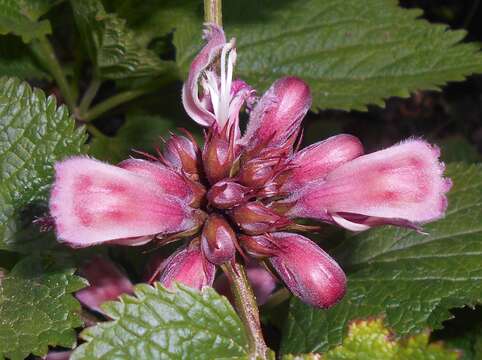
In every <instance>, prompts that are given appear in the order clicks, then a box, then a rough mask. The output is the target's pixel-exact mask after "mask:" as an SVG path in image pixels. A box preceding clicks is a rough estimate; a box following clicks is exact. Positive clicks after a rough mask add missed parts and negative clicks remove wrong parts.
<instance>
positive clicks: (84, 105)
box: [79, 78, 102, 114]
mask: <svg viewBox="0 0 482 360" xmlns="http://www.w3.org/2000/svg"><path fill="white" fill-rule="evenodd" d="M101 84H102V82H101V81H100V80H99V79H98V78H94V79H92V81H91V82H90V84H89V87H88V88H87V90H85V93H84V96H83V97H82V101H81V102H80V105H79V113H80V114H83V113H85V112H86V111H87V109H88V108H89V107H90V104H91V103H92V100H94V97H95V95H97V91H99V88H100V85H101Z"/></svg>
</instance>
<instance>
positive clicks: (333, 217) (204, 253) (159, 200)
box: [50, 25, 451, 307]
mask: <svg viewBox="0 0 482 360" xmlns="http://www.w3.org/2000/svg"><path fill="white" fill-rule="evenodd" d="M205 39H206V45H205V46H204V48H203V49H202V50H201V51H200V53H199V54H198V55H197V57H196V58H195V59H194V61H193V63H192V65H191V68H190V72H189V77H188V79H187V81H186V82H185V84H184V87H183V91H182V100H183V104H184V107H185V109H186V112H187V113H188V114H189V116H190V117H191V118H192V119H193V120H194V121H196V122H197V123H198V124H200V125H201V126H203V127H205V129H206V132H205V142H204V145H203V147H200V146H199V145H198V144H197V143H196V141H195V140H194V138H193V137H192V136H191V135H190V134H189V133H187V132H184V133H183V134H182V135H172V136H171V137H170V138H169V139H168V140H167V141H166V142H165V145H164V148H163V151H162V152H161V151H159V154H158V156H156V157H153V156H152V157H151V156H148V157H147V158H146V159H133V158H131V159H128V160H125V161H123V162H121V163H120V164H118V165H117V166H113V165H109V164H105V163H102V162H100V161H97V160H94V159H90V158H87V157H74V158H70V159H67V160H64V161H62V162H59V163H57V164H56V166H55V170H56V179H55V184H54V186H53V190H52V194H51V200H50V211H51V215H52V217H53V219H54V221H55V225H56V232H57V236H58V238H59V239H60V240H61V241H64V242H66V243H68V244H70V245H71V246H76V247H84V246H90V245H95V244H100V243H110V244H122V245H142V244H145V243H147V242H149V241H153V240H154V241H156V242H158V243H161V244H164V243H168V242H171V241H175V240H178V239H185V244H184V245H183V246H182V247H181V248H180V249H179V250H178V251H177V252H175V253H174V254H172V255H171V256H170V257H169V258H167V259H165V260H164V261H162V262H160V263H159V265H158V266H157V267H156V268H155V269H154V277H153V278H154V279H157V280H159V281H161V282H162V283H163V284H164V285H165V286H170V285H171V284H172V283H173V282H174V281H178V282H182V283H184V284H186V285H189V286H191V287H195V288H202V287H203V286H211V285H212V284H213V281H214V278H215V273H216V266H219V265H222V264H223V263H226V262H230V261H234V259H235V257H236V253H237V252H239V253H240V254H241V255H242V256H243V257H244V258H254V259H259V260H260V261H265V263H266V264H267V265H268V266H269V267H270V268H271V269H272V270H274V271H275V272H276V273H277V274H278V275H279V277H280V278H281V280H283V282H284V283H285V284H286V286H287V287H288V288H289V289H290V290H291V291H292V292H293V294H295V295H296V296H298V297H300V298H301V299H302V300H303V301H305V302H307V303H309V304H311V305H313V306H317V307H329V306H331V305H333V304H334V303H336V302H337V301H338V300H339V299H340V298H341V297H342V296H343V294H344V292H345V283H346V279H345V275H344V273H343V271H342V269H341V268H340V267H339V266H338V264H337V263H336V262H335V261H334V260H333V259H332V258H331V257H330V256H329V255H328V254H327V253H326V252H324V251H323V250H322V249H320V248H319V247H318V246H317V245H316V244H315V243H314V242H312V241H311V240H309V239H308V238H306V237H305V236H302V235H300V234H299V233H302V232H306V231H312V229H313V227H312V226H308V225H306V222H304V221H305V220H304V219H311V220H315V221H321V222H324V223H330V224H337V225H339V226H342V227H344V228H346V229H349V230H352V231H362V230H366V229H368V228H370V227H373V226H378V225H382V224H392V225H398V226H405V227H410V228H414V229H419V227H420V225H421V224H423V223H426V222H429V221H433V220H436V219H438V218H440V217H442V216H443V214H444V212H445V209H446V206H447V200H446V196H445V194H446V192H447V191H448V190H449V188H450V185H451V183H450V180H448V179H444V178H443V171H444V169H443V165H442V164H441V163H440V162H439V160H438V158H439V155H440V154H439V151H438V149H437V148H436V147H433V146H431V145H430V144H428V143H426V142H425V141H423V140H418V139H410V140H407V141H404V142H402V143H400V144H398V145H395V146H392V147H390V148H388V149H385V150H381V151H377V152H375V153H371V154H367V155H364V151H363V147H362V145H361V143H360V141H359V140H358V139H357V138H356V137H354V136H351V135H338V136H334V137H331V138H329V139H327V140H325V141H322V142H318V143H316V144H313V145H311V146H309V147H307V148H305V149H303V150H300V151H298V148H299V144H300V138H301V131H300V129H301V121H302V119H303V117H304V116H305V114H306V112H307V111H308V110H309V108H310V106H311V96H310V89H309V87H308V85H307V84H306V83H305V82H303V81H302V80H301V79H298V78H295V77H285V78H282V79H280V80H278V81H276V82H275V83H274V84H273V85H272V86H271V88H270V89H269V90H268V91H267V92H266V93H265V94H264V95H263V96H261V97H260V98H257V96H256V93H255V91H254V90H253V89H252V88H251V87H250V86H249V85H248V84H246V83H245V82H243V81H241V80H233V70H234V65H235V62H236V48H235V42H234V40H231V41H229V42H227V41H226V39H225V35H224V32H223V30H222V29H221V28H219V27H217V26H215V25H208V26H207V29H206V32H205ZM242 109H246V111H248V112H249V122H248V124H247V126H246V130H245V131H244V133H242V131H241V130H240V124H239V121H240V120H239V114H240V111H241V110H242ZM300 219H301V220H302V221H301V222H300V221H299V220H300Z"/></svg>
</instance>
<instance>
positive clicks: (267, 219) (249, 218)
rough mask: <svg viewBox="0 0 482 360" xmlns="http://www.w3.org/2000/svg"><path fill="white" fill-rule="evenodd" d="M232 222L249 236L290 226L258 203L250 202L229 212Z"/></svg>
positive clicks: (288, 221)
mask: <svg viewBox="0 0 482 360" xmlns="http://www.w3.org/2000/svg"><path fill="white" fill-rule="evenodd" d="M231 217H232V218H233V220H234V222H236V224H237V225H238V226H239V227H240V228H241V229H243V231H244V232H245V233H247V234H249V235H258V234H263V233H265V232H272V231H276V230H280V229H282V228H284V227H286V226H287V225H289V224H290V220H289V219H287V218H285V217H284V216H281V215H278V214H276V213H275V212H273V211H272V210H270V209H269V208H267V207H266V206H264V205H263V204H262V203H260V202H250V203H247V204H244V205H241V206H237V207H235V208H234V209H233V210H231Z"/></svg>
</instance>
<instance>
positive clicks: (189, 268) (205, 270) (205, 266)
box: [159, 243, 216, 290]
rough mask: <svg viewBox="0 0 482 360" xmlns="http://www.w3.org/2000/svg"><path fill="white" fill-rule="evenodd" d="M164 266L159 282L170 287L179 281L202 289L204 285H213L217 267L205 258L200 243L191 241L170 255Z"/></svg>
mask: <svg viewBox="0 0 482 360" xmlns="http://www.w3.org/2000/svg"><path fill="white" fill-rule="evenodd" d="M160 266H162V271H161V276H160V277H159V282H160V283H161V284H163V285H164V286H165V287H167V288H170V287H171V286H172V285H173V283H174V282H179V283H181V284H184V285H186V286H189V287H192V288H193V289H198V290H201V289H202V288H203V287H204V286H212V285H213V282H214V275H215V273H216V267H215V266H214V265H213V264H211V263H210V262H209V261H206V259H204V256H203V255H202V252H201V249H200V248H199V244H193V243H191V244H190V245H189V246H188V247H186V248H182V249H180V250H178V251H176V252H175V253H174V254H172V255H171V256H169V258H167V259H166V260H165V261H164V262H162V263H161V264H160Z"/></svg>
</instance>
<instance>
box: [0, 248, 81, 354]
mask: <svg viewBox="0 0 482 360" xmlns="http://www.w3.org/2000/svg"><path fill="white" fill-rule="evenodd" d="M73 273H74V269H70V268H67V269H66V268H61V267H59V266H58V265H56V264H55V260H54V259H39V258H34V257H31V258H26V259H24V260H22V261H21V262H19V263H18V264H17V265H15V267H14V268H13V269H12V271H11V272H10V273H9V274H8V275H7V276H5V277H4V278H3V279H2V280H1V284H0V357H1V356H6V357H8V358H10V359H12V360H17V359H24V358H26V357H27V356H28V355H29V354H30V353H33V354H34V355H38V356H43V355H45V354H46V353H47V350H48V346H63V347H67V348H73V347H74V346H75V344H76V332H75V330H74V329H75V328H76V327H80V326H81V325H82V321H81V320H80V317H79V314H78V312H79V311H80V304H79V303H78V302H77V300H75V299H74V297H73V296H72V293H73V292H75V291H77V290H80V289H82V288H83V287H85V286H86V285H87V282H86V281H85V280H83V279H82V278H80V277H77V276H74V275H73Z"/></svg>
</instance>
